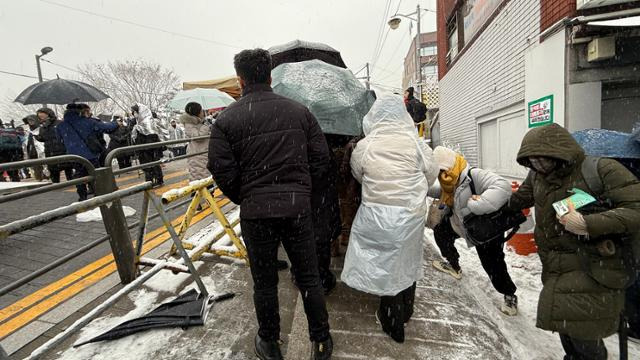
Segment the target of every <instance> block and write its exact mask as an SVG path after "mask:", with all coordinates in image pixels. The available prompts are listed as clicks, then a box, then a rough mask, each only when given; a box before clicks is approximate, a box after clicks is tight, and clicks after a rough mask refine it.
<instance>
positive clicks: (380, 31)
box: [371, 0, 391, 62]
mask: <svg viewBox="0 0 640 360" xmlns="http://www.w3.org/2000/svg"><path fill="white" fill-rule="evenodd" d="M390 6H391V0H387V3H386V5H385V8H384V12H383V13H382V23H381V24H380V26H379V27H378V35H377V36H376V43H375V47H374V48H373V54H372V56H371V60H372V61H371V62H373V60H375V57H376V54H377V53H378V46H380V41H381V40H382V36H383V34H384V26H385V24H386V22H387V16H388V14H389V8H390Z"/></svg>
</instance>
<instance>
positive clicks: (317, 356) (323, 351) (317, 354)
mask: <svg viewBox="0 0 640 360" xmlns="http://www.w3.org/2000/svg"><path fill="white" fill-rule="evenodd" d="M311 345H312V354H311V360H329V359H331V353H333V339H332V338H331V335H329V337H328V338H327V340H325V341H322V342H315V341H314V342H313V343H312V344H311Z"/></svg>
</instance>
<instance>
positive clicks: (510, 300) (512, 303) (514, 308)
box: [500, 295, 518, 316]
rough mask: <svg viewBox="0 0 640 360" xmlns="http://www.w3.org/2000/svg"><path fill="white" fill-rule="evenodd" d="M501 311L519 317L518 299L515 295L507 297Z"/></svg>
mask: <svg viewBox="0 0 640 360" xmlns="http://www.w3.org/2000/svg"><path fill="white" fill-rule="evenodd" d="M500 310H501V311H502V312H503V313H504V314H506V315H509V316H516V315H518V297H517V296H515V295H505V296H504V304H502V308H500Z"/></svg>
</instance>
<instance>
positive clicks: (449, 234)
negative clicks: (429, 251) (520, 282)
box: [433, 217, 517, 295]
mask: <svg viewBox="0 0 640 360" xmlns="http://www.w3.org/2000/svg"><path fill="white" fill-rule="evenodd" d="M433 235H434V237H435V240H436V244H437V245H438V248H439V249H440V253H441V254H442V256H443V257H444V258H445V259H447V261H448V262H449V264H451V266H453V268H454V269H457V270H459V269H460V263H459V259H460V254H458V250H456V247H455V240H456V239H457V238H458V237H459V236H458V234H457V233H456V232H455V231H454V230H453V228H452V227H451V218H450V217H444V218H443V219H442V221H441V222H440V224H438V226H436V228H435V229H434V230H433ZM476 252H477V253H478V257H479V258H480V263H481V264H482V268H483V269H484V271H485V272H486V273H487V275H489V279H491V284H492V285H493V287H494V289H496V291H498V292H499V293H501V294H503V295H513V294H515V293H516V290H517V288H516V285H515V284H514V283H513V281H512V280H511V276H510V275H509V271H507V263H505V261H504V242H503V241H491V242H489V243H487V244H484V245H479V246H476Z"/></svg>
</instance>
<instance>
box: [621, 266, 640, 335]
mask: <svg viewBox="0 0 640 360" xmlns="http://www.w3.org/2000/svg"><path fill="white" fill-rule="evenodd" d="M625 297H626V299H625V305H624V311H625V316H626V317H627V321H628V322H629V330H628V331H629V336H632V337H634V338H636V339H640V277H638V278H637V279H636V282H635V283H634V284H633V285H631V286H630V287H629V288H628V289H627V292H626V294H625Z"/></svg>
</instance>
